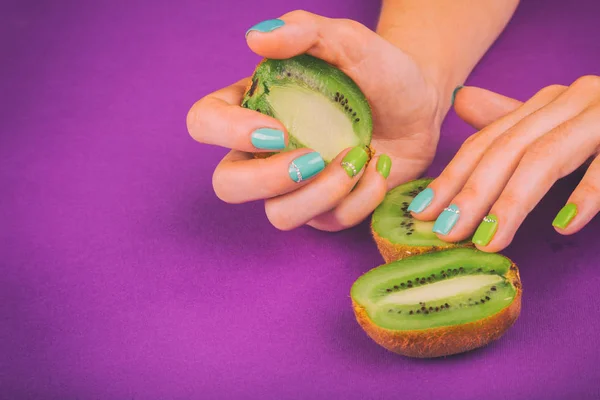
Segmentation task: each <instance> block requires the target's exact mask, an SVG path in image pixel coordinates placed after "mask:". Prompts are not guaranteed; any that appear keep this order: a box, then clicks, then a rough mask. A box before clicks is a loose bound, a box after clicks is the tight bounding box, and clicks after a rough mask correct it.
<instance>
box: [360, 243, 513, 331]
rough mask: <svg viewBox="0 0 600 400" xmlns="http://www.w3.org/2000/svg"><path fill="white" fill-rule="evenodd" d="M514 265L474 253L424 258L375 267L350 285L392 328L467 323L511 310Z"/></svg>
mask: <svg viewBox="0 0 600 400" xmlns="http://www.w3.org/2000/svg"><path fill="white" fill-rule="evenodd" d="M512 265H513V264H512V262H511V261H510V260H509V259H507V258H506V257H504V256H501V255H499V254H493V253H485V252H482V251H479V250H476V249H450V250H445V251H439V252H434V253H428V254H422V255H418V256H414V257H410V258H407V259H404V260H401V261H396V262H393V263H390V264H386V265H383V266H380V267H378V268H375V269H373V270H371V271H369V272H367V273H366V274H364V275H363V276H361V277H360V278H359V279H358V280H357V281H356V282H355V283H354V285H353V286H352V289H351V296H352V299H353V300H354V301H355V302H356V303H357V304H358V305H359V306H361V307H363V308H364V309H365V311H366V313H367V315H368V316H369V319H370V320H371V321H372V322H373V323H374V324H375V325H377V326H379V327H381V328H385V329H389V330H401V331H414V330H423V329H431V328H440V327H446V326H452V325H461V324H467V323H470V322H475V321H478V320H482V319H485V318H486V317H489V316H491V315H494V314H496V313H498V312H500V311H501V310H503V309H504V308H506V307H508V306H509V305H510V304H511V303H512V302H513V301H514V300H515V296H516V294H517V290H518V288H520V283H518V282H516V281H514V279H512V278H510V277H509V275H512V273H511V266H512Z"/></svg>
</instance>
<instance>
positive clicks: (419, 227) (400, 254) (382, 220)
mask: <svg viewBox="0 0 600 400" xmlns="http://www.w3.org/2000/svg"><path fill="white" fill-rule="evenodd" d="M431 181H433V179H432V178H423V179H418V180H415V181H411V182H408V183H405V184H403V185H400V186H397V187H395V188H394V189H392V190H390V191H389V192H388V193H387V194H386V196H385V198H384V200H383V201H382V202H381V204H380V205H379V206H378V207H377V208H376V209H375V211H374V212H373V216H372V219H371V230H372V233H373V236H374V238H375V241H376V243H377V246H378V248H379V251H380V252H381V254H382V256H383V258H384V259H385V260H386V262H390V261H395V260H399V259H402V258H404V257H408V256H411V255H416V254H420V253H425V252H429V251H436V250H440V249H445V248H452V247H465V246H472V244H471V242H470V241H469V240H465V241H462V242H458V243H448V242H444V241H443V240H441V239H439V238H438V237H437V235H436V234H435V233H434V232H433V224H434V221H420V220H417V219H415V218H413V216H412V215H411V213H410V211H408V206H409V204H410V203H411V202H412V200H413V199H414V198H415V197H416V196H417V194H419V193H420V192H421V191H422V190H424V189H425V188H427V186H428V185H429V183H431Z"/></svg>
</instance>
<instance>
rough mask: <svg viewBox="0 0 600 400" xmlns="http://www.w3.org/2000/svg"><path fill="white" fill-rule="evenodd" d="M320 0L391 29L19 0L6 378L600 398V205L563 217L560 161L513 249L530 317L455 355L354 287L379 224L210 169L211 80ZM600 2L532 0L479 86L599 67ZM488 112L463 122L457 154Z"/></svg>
mask: <svg viewBox="0 0 600 400" xmlns="http://www.w3.org/2000/svg"><path fill="white" fill-rule="evenodd" d="M296 8H303V9H307V10H309V11H313V12H317V13H320V14H324V15H327V16H334V17H345V18H353V19H357V20H360V21H361V22H363V23H365V24H367V25H368V26H370V27H373V26H374V23H375V21H376V18H377V12H378V3H377V2H371V1H367V0H362V1H361V0H334V1H327V2H325V1H322V0H310V1H299V0H298V1H288V2H282V1H274V0H263V1H258V2H256V1H255V2H237V1H232V0H220V1H211V2H209V1H205V2H202V1H197V0H196V1H179V2H173V3H171V2H168V1H166V0H165V1H125V2H123V1H111V2H107V1H104V2H103V1H100V2H82V1H75V0H70V1H61V2H42V1H33V0H29V1H23V0H11V1H6V0H5V1H3V2H2V4H1V5H0V49H1V54H2V62H1V63H0V71H1V73H0V93H1V95H2V107H1V108H0V128H1V131H0V266H1V270H0V271H1V275H0V397H1V398H6V399H29V398H39V399H132V398H135V399H192V398H194V399H200V398H203V399H212V398H223V399H225V398H244V399H245V398H248V399H251V398H265V399H271V398H272V399H288V398H290V399H291V398H297V399H302V398H346V399H350V398H359V399H365V398H406V399H413V398H414V399H440V398H443V399H447V400H452V399H457V400H458V399H461V400H465V399H484V398H485V399H488V400H493V399H515V400H516V399H592V398H600V390H599V387H600V369H599V368H598V361H599V360H600V349H599V348H598V345H599V344H600V341H599V339H598V337H599V330H600V322H598V320H599V317H600V312H599V308H600V307H599V304H600V302H599V301H598V298H596V294H597V293H598V289H599V287H600V278H599V276H598V267H599V264H600V255H599V251H598V237H599V235H600V219H599V218H596V219H595V220H594V221H593V222H592V223H591V224H590V226H588V227H587V228H586V229H584V230H583V231H582V232H581V233H579V234H576V235H574V236H572V237H561V236H559V235H558V234H556V233H555V232H554V231H553V229H552V228H551V226H550V222H551V220H552V217H553V216H554V213H555V212H556V211H557V210H558V209H559V208H560V206H562V204H563V202H564V201H565V200H566V199H567V197H568V194H569V192H570V190H572V189H573V188H574V187H575V185H576V183H577V181H578V179H579V178H580V177H581V173H577V174H575V175H574V176H571V177H569V178H566V179H564V180H562V181H561V182H560V183H559V184H558V185H556V186H555V188H554V189H553V190H552V192H551V194H550V196H548V198H546V199H545V200H544V201H543V202H542V203H541V204H540V206H539V207H538V208H537V209H536V210H535V211H534V212H533V213H532V215H531V216H530V218H528V219H527V221H526V223H525V225H524V226H523V228H522V229H521V230H520V231H519V233H518V235H517V241H516V243H514V244H513V245H512V246H511V247H510V248H509V249H507V250H506V251H505V252H504V253H505V254H506V255H508V256H510V257H511V258H513V259H514V260H515V261H516V262H517V263H518V264H519V265H520V266H521V273H522V279H523V284H524V288H525V292H524V298H523V301H524V303H523V311H522V314H521V318H520V319H519V320H518V322H517V324H516V325H515V326H514V328H513V329H512V330H510V331H509V332H508V333H507V334H506V335H505V336H504V338H503V339H502V340H500V341H499V342H496V343H495V344H493V345H491V346H489V347H487V348H484V349H481V350H478V351H475V352H472V353H469V354H466V355H461V356H456V357H451V358H448V359H439V360H429V361H426V360H421V361H419V360H411V359H405V358H402V357H399V356H396V355H394V354H392V353H389V352H387V351H386V350H384V349H382V348H380V347H378V346H377V345H376V344H374V343H373V342H372V341H371V340H370V339H369V338H367V336H366V335H365V334H364V333H363V331H362V330H361V329H360V327H359V326H358V324H357V323H356V322H355V320H354V316H353V313H352V310H351V307H350V300H349V289H350V286H351V284H352V282H353V281H354V280H355V279H356V278H357V277H358V276H359V275H360V274H362V273H363V272H365V271H367V270H368V269H370V268H372V267H374V266H376V265H378V264H380V263H381V258H380V257H379V255H378V253H377V250H376V248H375V245H374V244H373V242H372V240H371V238H370V236H369V231H368V228H367V225H366V224H363V225H361V226H359V227H357V228H355V229H352V230H349V231H345V232H341V233H337V234H327V233H323V232H318V231H315V230H312V229H310V228H302V229H299V230H296V231H293V232H288V233H282V232H278V231H277V230H275V229H274V228H272V227H271V226H270V225H269V224H268V222H267V220H266V218H265V216H264V212H263V209H262V204H261V203H260V202H257V203H252V204H245V205H237V206H231V205H226V204H224V203H222V202H220V201H219V200H218V199H217V198H216V197H215V195H214V194H213V192H212V189H211V172H212V170H213V168H214V167H215V165H216V164H217V162H218V160H219V159H220V158H221V157H222V156H223V155H224V154H225V152H226V150H224V149H221V148H213V147H208V146H203V145H199V144H197V143H195V142H194V141H193V140H192V139H191V138H190V137H189V136H188V134H187V132H186V129H185V115H186V113H187V110H188V108H189V106H190V105H191V104H192V103H193V102H194V101H195V100H196V99H198V98H200V97H202V96H203V95H205V94H207V93H209V92H210V91H212V90H214V89H217V88H219V87H222V86H225V85H227V84H229V83H231V82H233V81H235V80H237V79H239V78H240V77H243V76H246V75H247V74H249V73H250V72H251V71H252V69H253V68H254V65H255V64H256V63H257V61H258V60H259V58H258V56H256V55H254V54H252V53H251V52H250V51H249V50H248V49H247V47H246V45H245V41H244V32H245V29H246V28H247V27H248V26H250V25H252V24H254V23H255V22H257V21H260V20H263V19H266V18H271V17H276V16H278V15H280V14H282V13H284V12H286V11H289V10H292V9H296ZM599 15H600V2H598V1H597V0H589V1H583V0H582V1H569V2H565V1H560V0H552V1H551V0H537V1H531V0H529V1H528V0H524V2H523V3H522V5H521V7H520V9H519V10H518V12H517V14H516V16H515V17H514V19H513V21H512V22H511V24H510V25H509V27H508V29H507V31H506V32H505V34H504V35H503V36H502V37H501V38H500V39H499V41H498V42H497V43H496V44H495V45H494V47H493V48H492V50H491V51H490V52H489V53H488V55H487V56H486V57H485V58H484V60H483V61H482V62H481V64H480V65H479V66H478V67H477V69H476V70H475V71H474V73H473V75H472V76H471V78H470V80H469V83H470V84H474V85H481V86H484V87H487V88H490V89H492V90H498V91H500V92H502V93H505V94H507V95H510V96H514V97H517V98H519V99H526V98H527V97H529V96H531V95H532V94H533V93H534V92H535V91H536V90H538V89H540V88H541V87H543V86H545V85H548V84H552V83H563V84H568V83H570V82H571V81H572V80H574V79H575V78H576V77H578V76H581V75H584V74H591V73H594V74H600V40H599V39H598V38H599V37H600V25H599V23H598V21H599V20H598V18H599ZM470 133H471V130H470V129H469V128H467V127H466V125H465V124H464V123H462V122H460V121H459V120H458V119H457V118H456V116H454V115H450V116H449V117H448V119H447V121H446V123H445V125H444V128H443V139H442V143H441V146H440V152H439V156H438V157H437V159H436V161H435V164H434V165H433V166H432V168H431V171H430V173H431V174H436V173H438V172H439V171H440V170H441V168H442V167H443V166H444V164H445V163H446V162H447V161H449V159H450V157H451V156H452V154H454V152H455V151H456V149H457V148H458V146H459V144H460V142H461V141H462V140H463V139H464V138H465V137H467V136H468V135H469V134H470Z"/></svg>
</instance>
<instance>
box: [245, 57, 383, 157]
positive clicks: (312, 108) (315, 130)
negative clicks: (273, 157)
mask: <svg viewBox="0 0 600 400" xmlns="http://www.w3.org/2000/svg"><path fill="white" fill-rule="evenodd" d="M242 107H245V108H248V109H252V110H255V111H258V112H260V113H262V114H266V115H269V116H271V117H274V118H276V119H277V120H279V121H280V122H281V123H282V124H283V125H284V126H285V128H286V130H287V132H288V136H289V140H288V145H287V147H286V148H285V149H284V150H283V151H289V150H294V149H298V148H304V147H308V148H311V149H313V150H315V151H317V152H319V153H320V154H321V156H322V157H323V159H324V161H325V162H326V163H329V162H331V160H333V159H334V158H335V157H336V156H337V155H338V154H339V153H340V152H342V151H343V150H344V149H346V148H349V147H355V146H359V145H362V146H364V147H365V148H367V149H368V150H369V151H370V152H372V149H370V147H369V145H370V143H371V136H372V131H373V121H372V115H371V108H370V106H369V103H368V101H367V99H366V98H365V96H364V94H363V93H362V91H361V90H360V89H359V87H358V86H357V85H356V83H354V81H353V80H352V79H350V78H349V77H348V76H347V75H346V74H344V73H343V72H342V71H340V70H339V69H337V68H335V67H333V66H332V65H330V64H328V63H326V62H325V61H323V60H320V59H318V58H315V57H312V56H310V55H306V54H303V55H299V56H296V57H292V58H289V59H284V60H274V59H264V60H262V61H261V62H260V63H259V65H258V66H257V67H256V70H255V71H254V74H253V76H252V80H251V83H250V84H249V86H248V88H247V90H246V93H245V95H244V98H243V100H242ZM260 154H261V155H262V156H269V155H270V154H272V153H266V154H265V153H260Z"/></svg>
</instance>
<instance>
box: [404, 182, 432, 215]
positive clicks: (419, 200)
mask: <svg viewBox="0 0 600 400" xmlns="http://www.w3.org/2000/svg"><path fill="white" fill-rule="evenodd" d="M432 200H433V190H431V189H430V188H426V189H425V190H423V191H422V192H420V193H419V194H418V195H416V196H415V198H414V199H413V201H411V203H410V205H409V206H408V211H413V212H416V213H417V214H418V213H420V212H423V210H425V209H426V208H427V206H429V205H430V204H431V201H432Z"/></svg>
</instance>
